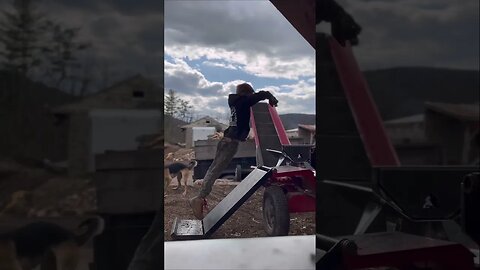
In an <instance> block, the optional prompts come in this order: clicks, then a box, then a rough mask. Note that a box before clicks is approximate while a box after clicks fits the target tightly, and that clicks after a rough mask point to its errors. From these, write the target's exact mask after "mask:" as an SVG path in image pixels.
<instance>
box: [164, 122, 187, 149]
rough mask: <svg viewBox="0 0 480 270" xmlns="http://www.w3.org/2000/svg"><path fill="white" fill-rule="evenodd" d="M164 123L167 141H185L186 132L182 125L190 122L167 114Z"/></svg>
mask: <svg viewBox="0 0 480 270" xmlns="http://www.w3.org/2000/svg"><path fill="white" fill-rule="evenodd" d="M164 123H165V124H164V130H165V141H166V142H168V143H172V144H175V143H184V142H185V134H184V132H182V129H181V127H182V126H184V125H186V124H188V123H187V122H185V121H182V120H180V119H177V118H174V117H171V116H169V115H165V118H164Z"/></svg>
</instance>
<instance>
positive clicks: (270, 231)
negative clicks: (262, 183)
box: [262, 186, 290, 236]
mask: <svg viewBox="0 0 480 270" xmlns="http://www.w3.org/2000/svg"><path fill="white" fill-rule="evenodd" d="M262 209H263V226H264V229H265V232H266V233H267V235H268V236H284V235H288V232H289V230H290V212H289V211H288V201H287V196H286V195H285V193H284V192H283V189H282V188H281V187H278V186H270V187H267V188H266V189H265V192H264V194H263V206H262ZM272 214H273V215H272ZM269 216H270V217H269Z"/></svg>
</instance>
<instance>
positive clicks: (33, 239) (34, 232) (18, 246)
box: [0, 217, 104, 270]
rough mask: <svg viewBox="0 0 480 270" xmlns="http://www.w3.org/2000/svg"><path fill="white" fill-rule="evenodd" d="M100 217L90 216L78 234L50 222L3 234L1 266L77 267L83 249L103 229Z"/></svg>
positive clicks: (10, 269)
mask: <svg viewBox="0 0 480 270" xmlns="http://www.w3.org/2000/svg"><path fill="white" fill-rule="evenodd" d="M103 226H104V221H103V219H102V218H100V217H93V218H89V219H86V220H85V221H83V222H82V223H80V225H79V228H84V227H85V228H86V230H85V232H84V233H82V234H78V235H77V234H75V233H73V232H71V231H70V230H67V229H65V228H63V227H61V226H59V225H56V224H53V223H50V222H33V223H30V224H27V225H25V226H23V227H20V228H18V229H16V230H14V231H11V232H8V233H5V234H2V235H0V269H1V270H32V269H34V268H36V267H38V266H41V269H42V270H48V269H52V270H53V269H56V270H75V269H76V268H77V266H78V260H79V255H80V254H79V249H80V247H82V246H84V245H85V244H86V243H87V242H88V241H89V240H90V239H92V238H93V237H94V236H95V235H98V234H100V233H101V232H102V231H103Z"/></svg>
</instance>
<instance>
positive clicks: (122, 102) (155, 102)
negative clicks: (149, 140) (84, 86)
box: [53, 75, 163, 114]
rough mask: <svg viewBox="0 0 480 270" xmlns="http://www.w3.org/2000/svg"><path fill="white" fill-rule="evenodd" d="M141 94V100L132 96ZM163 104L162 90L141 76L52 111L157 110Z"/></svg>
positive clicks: (66, 112)
mask: <svg viewBox="0 0 480 270" xmlns="http://www.w3.org/2000/svg"><path fill="white" fill-rule="evenodd" d="M134 92H142V94H144V95H145V96H144V97H143V98H136V97H134V96H133V94H134ZM162 104H163V90H162V89H161V88H160V87H158V86H157V85H155V83H154V82H153V81H151V80H149V79H147V78H145V77H143V76H141V75H135V76H133V77H130V78H128V79H126V80H123V81H120V82H117V83H115V84H113V85H112V86H110V87H108V88H105V89H103V90H100V91H98V92H96V93H94V94H92V95H89V96H86V97H84V98H83V99H81V100H80V101H78V102H75V103H70V104H66V105H63V106H60V107H57V108H55V109H54V110H53V112H54V113H58V114H68V113H72V112H84V111H89V110H92V109H158V108H161V107H162Z"/></svg>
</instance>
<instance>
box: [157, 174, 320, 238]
mask: <svg viewBox="0 0 480 270" xmlns="http://www.w3.org/2000/svg"><path fill="white" fill-rule="evenodd" d="M197 182H198V183H201V182H200V181H196V182H195V183H196V184H195V185H194V186H193V187H191V188H189V190H188V194H187V196H186V197H183V196H182V192H183V189H179V190H172V189H171V188H172V187H173V186H175V185H176V184H175V181H174V184H173V186H171V187H170V188H169V190H168V191H167V197H166V198H165V205H164V224H165V231H164V237H165V240H166V241H169V240H172V238H171V236H170V233H171V230H172V226H173V221H174V220H175V218H178V219H195V217H194V216H193V214H192V210H191V208H190V207H189V205H188V199H189V198H190V197H193V196H195V195H196V194H197V193H198V191H199V189H200V185H198V184H197ZM237 184H238V183H236V182H232V181H228V180H217V181H216V182H215V185H214V186H213V190H212V193H210V196H209V197H208V198H207V200H208V207H209V209H210V210H211V209H213V208H214V207H215V205H217V204H218V203H219V202H220V201H221V200H222V199H223V198H225V197H226V196H227V194H228V193H229V192H231V191H232V190H233V189H234V188H235V187H236V185H237ZM263 191H264V188H263V187H261V188H260V189H259V190H257V191H256V192H255V193H254V194H253V195H252V196H251V197H250V198H249V199H248V200H247V201H246V202H245V203H244V204H243V205H242V206H241V207H240V208H239V209H238V210H237V211H236V212H235V213H234V214H233V215H232V216H231V217H230V218H229V219H228V220H227V221H226V222H225V223H224V224H223V225H222V226H221V227H220V228H219V229H218V231H216V232H215V233H214V234H213V236H212V238H214V239H220V238H250V237H266V236H267V234H266V233H265V231H264V227H263V214H262V201H263ZM289 234H290V235H313V234H315V213H301V214H291V215H290V233H289Z"/></svg>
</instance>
